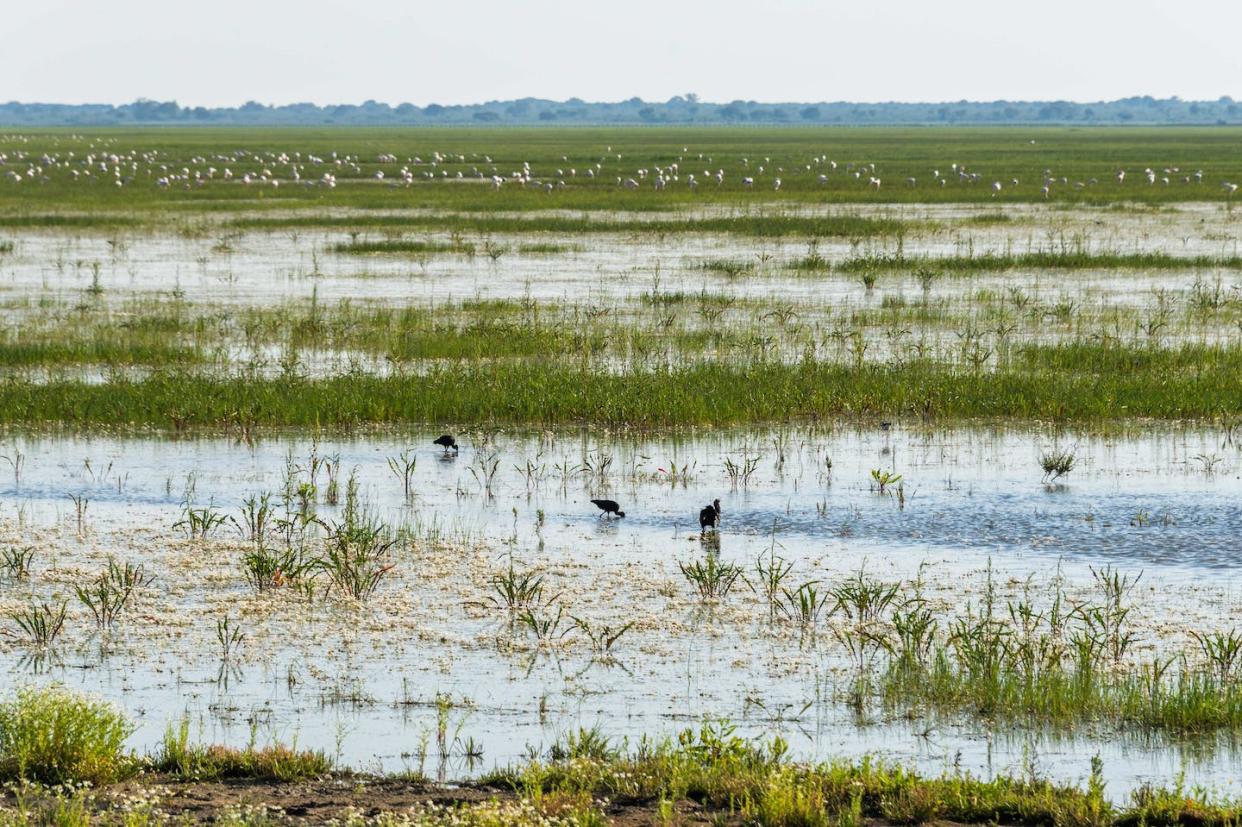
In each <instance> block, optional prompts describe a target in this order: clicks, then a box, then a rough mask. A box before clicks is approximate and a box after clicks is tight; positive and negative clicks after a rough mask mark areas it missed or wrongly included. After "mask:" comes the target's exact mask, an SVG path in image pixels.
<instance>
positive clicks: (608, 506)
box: [591, 500, 625, 518]
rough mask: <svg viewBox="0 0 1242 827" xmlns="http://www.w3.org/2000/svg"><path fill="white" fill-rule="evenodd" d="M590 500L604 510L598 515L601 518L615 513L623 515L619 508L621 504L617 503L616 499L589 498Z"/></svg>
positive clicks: (619, 515)
mask: <svg viewBox="0 0 1242 827" xmlns="http://www.w3.org/2000/svg"><path fill="white" fill-rule="evenodd" d="M591 502H593V503H595V504H596V505H597V506H599V510H600V511H603V512H604V513H603V514H600V515H599V516H600V517H601V518H602V517H607V516H608V515H609V514H616V515H617V516H618V517H624V516H625V512H624V511H622V510H621V506H620V505H618V504H617V501H616V500H591Z"/></svg>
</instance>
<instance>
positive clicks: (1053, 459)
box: [1039, 447, 1075, 482]
mask: <svg viewBox="0 0 1242 827" xmlns="http://www.w3.org/2000/svg"><path fill="white" fill-rule="evenodd" d="M1074 463H1075V457H1074V449H1073V448H1055V447H1054V448H1050V449H1048V450H1046V451H1044V452H1042V453H1041V454H1040V455H1039V467H1040V468H1043V469H1044V482H1055V481H1056V480H1058V479H1060V478H1061V477H1063V476H1065V475H1066V474H1068V473H1069V472H1070V471H1073V470H1074Z"/></svg>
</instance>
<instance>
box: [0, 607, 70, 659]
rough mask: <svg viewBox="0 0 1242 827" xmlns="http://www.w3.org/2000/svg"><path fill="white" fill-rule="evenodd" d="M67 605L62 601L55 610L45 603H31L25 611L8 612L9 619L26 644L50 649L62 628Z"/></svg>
mask: <svg viewBox="0 0 1242 827" xmlns="http://www.w3.org/2000/svg"><path fill="white" fill-rule="evenodd" d="M68 605H69V604H68V602H67V601H63V600H62V601H61V603H60V605H59V606H58V607H56V608H52V607H50V606H48V605H47V604H46V603H39V604H37V605H36V604H34V603H31V604H30V605H29V606H27V607H26V608H25V609H20V610H17V611H13V612H10V613H9V618H10V619H11V620H12V621H13V622H14V623H15V624H17V628H18V629H19V630H20V631H21V634H22V636H23V637H24V639H25V642H26V643H27V644H29V645H30V646H33V647H35V648H38V649H50V648H51V647H52V645H53V644H55V643H56V638H58V637H59V636H60V631H61V629H62V628H64V625H65V612H66V610H67V606H68Z"/></svg>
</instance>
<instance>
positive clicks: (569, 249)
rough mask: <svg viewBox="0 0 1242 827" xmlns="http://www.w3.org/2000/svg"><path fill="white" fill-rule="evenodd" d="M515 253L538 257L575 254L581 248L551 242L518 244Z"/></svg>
mask: <svg viewBox="0 0 1242 827" xmlns="http://www.w3.org/2000/svg"><path fill="white" fill-rule="evenodd" d="M517 251H518V252H519V253H521V254H523V255H529V256H539V255H556V254H558V253H577V252H581V251H582V248H581V247H579V246H578V245H576V244H557V243H555V242H551V241H533V242H530V243H527V244H519V245H518V248H517Z"/></svg>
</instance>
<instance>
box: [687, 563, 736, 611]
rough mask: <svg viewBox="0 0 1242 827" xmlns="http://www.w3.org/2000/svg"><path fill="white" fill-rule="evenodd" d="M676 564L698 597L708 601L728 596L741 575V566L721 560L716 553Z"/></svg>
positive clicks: (711, 601)
mask: <svg viewBox="0 0 1242 827" xmlns="http://www.w3.org/2000/svg"><path fill="white" fill-rule="evenodd" d="M677 566H678V567H679V568H680V569H681V573H682V575H683V576H684V577H685V578H686V581H687V582H688V583H689V584H690V585H691V586H693V587H694V589H695V591H697V592H698V595H699V599H701V600H703V601H704V602H709V603H714V602H717V601H721V600H724V599H725V598H726V597H728V596H729V592H730V591H732V590H733V585H734V584H735V583H736V582H737V580H738V578H739V577H741V576H742V567H741V566H739V565H737V564H735V563H724V562H721V561H720V558H719V555H716V554H708V555H707V557H706V559H704V560H695V561H693V562H691V563H682V562H678V563H677Z"/></svg>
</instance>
